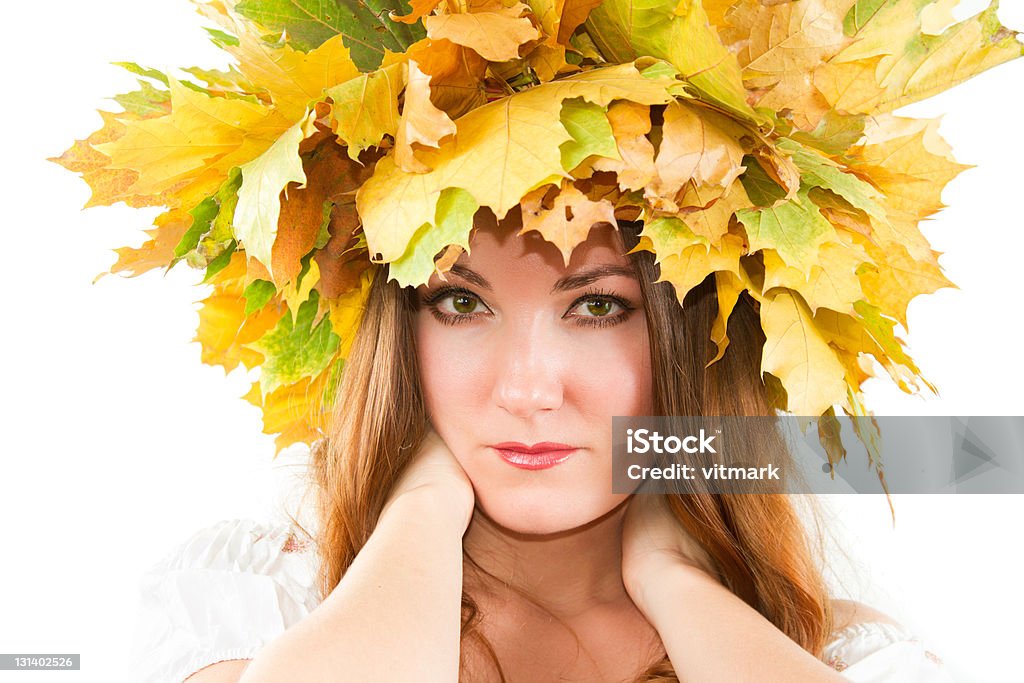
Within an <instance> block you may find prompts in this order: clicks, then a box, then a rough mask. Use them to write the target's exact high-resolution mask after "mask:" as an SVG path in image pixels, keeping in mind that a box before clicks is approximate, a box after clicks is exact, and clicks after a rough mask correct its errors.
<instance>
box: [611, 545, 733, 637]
mask: <svg viewBox="0 0 1024 683" xmlns="http://www.w3.org/2000/svg"><path fill="white" fill-rule="evenodd" d="M622 581H623V584H624V585H625V588H626V592H627V593H628V594H629V597H630V599H632V601H633V603H634V604H635V605H636V606H637V608H638V609H639V610H640V611H641V613H643V614H644V616H645V617H647V619H648V620H649V621H651V622H652V623H653V621H654V620H653V617H655V616H656V615H655V612H656V611H657V609H658V608H659V607H662V606H664V605H666V604H678V599H679V598H680V597H681V596H682V595H684V594H686V593H688V592H691V591H700V590H708V589H715V588H717V589H723V590H726V589H725V588H724V586H722V584H721V583H720V582H719V580H718V579H717V578H715V577H714V576H712V575H711V574H709V573H708V572H707V571H705V570H704V569H702V568H700V567H698V566H696V565H695V564H693V563H691V562H687V561H686V560H684V559H682V558H679V557H673V556H671V555H669V554H668V553H659V554H652V555H651V556H649V557H647V558H645V559H644V561H643V562H638V563H636V564H635V565H634V566H633V567H631V568H629V570H628V571H623V574H622Z"/></svg>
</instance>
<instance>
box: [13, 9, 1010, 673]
mask: <svg viewBox="0 0 1024 683" xmlns="http://www.w3.org/2000/svg"><path fill="white" fill-rule="evenodd" d="M981 4H982V3H980V2H972V3H969V6H970V7H978V6H979V5H981ZM1004 4H1005V5H1007V7H1005V8H1004V9H1003V11H1002V17H1003V20H1004V22H1005V23H1007V24H1008V25H1010V26H1017V27H1021V28H1024V3H1018V2H1007V3H1004ZM962 14H963V15H964V16H966V15H967V12H966V11H965V12H963V13H962ZM6 16H7V20H6V29H7V31H6V36H5V39H4V42H3V46H2V47H0V50H3V53H4V59H3V63H4V66H5V68H4V71H3V80H2V81H0V84H2V87H3V91H4V105H3V107H2V110H0V117H2V121H3V126H2V128H0V130H2V131H3V134H4V139H3V146H2V150H3V151H2V153H3V155H4V157H5V158H4V165H3V175H4V178H3V183H2V192H3V195H2V197H3V217H2V223H3V227H2V229H0V235H2V242H0V245H2V246H0V277H2V284H3V291H4V293H5V294H6V300H5V302H4V304H3V307H2V310H3V319H4V322H3V328H2V331H0V362H2V363H3V372H2V374H0V377H2V378H3V379H2V384H0V386H2V409H0V420H2V422H0V427H2V430H3V431H2V434H3V439H2V441H0V444H2V445H0V458H2V460H0V463H2V465H0V532H2V533H0V547H2V548H3V551H2V555H0V652H7V653H14V652H34V653H69V652H77V653H81V654H82V658H83V662H84V666H83V670H82V671H81V672H80V673H77V674H74V673H69V672H63V673H38V672H37V673H33V674H25V673H22V674H17V673H7V674H4V673H2V672H0V681H8V680H11V681H23V680H29V679H31V680H33V681H48V680H59V681H95V680H101V679H102V680H123V679H124V678H125V674H124V673H123V668H122V659H123V657H124V655H125V653H126V643H127V642H128V641H129V639H130V634H131V630H132V616H133V610H134V607H135V599H136V590H137V582H138V579H139V576H140V574H141V573H142V572H143V570H144V569H145V568H146V567H147V566H148V565H150V564H152V563H154V562H155V561H156V560H158V559H159V558H160V557H161V556H162V555H163V554H164V553H165V552H167V551H168V549H170V548H171V547H173V546H174V545H176V544H177V543H178V542H180V541H182V540H183V539H184V538H186V537H187V536H189V535H190V534H192V533H193V532H195V531H196V530H197V529H199V528H202V527H204V526H207V525H209V524H211V523H213V522H215V521H217V520H221V519H229V518H237V517H255V518H258V519H270V518H273V517H275V515H276V514H277V513H276V512H275V510H276V503H277V500H278V499H279V497H280V496H281V495H282V494H281V491H282V490H283V488H286V487H287V484H288V483H289V482H290V481H292V478H293V477H294V476H295V473H296V472H297V471H298V469H297V467H296V465H297V463H300V462H301V452H298V451H295V450H292V451H289V452H286V453H285V454H283V455H281V456H279V457H278V458H277V459H276V460H274V459H273V456H274V447H273V444H272V441H271V439H270V438H269V437H266V436H263V435H261V434H260V430H261V426H260V420H259V413H258V411H257V409H256V408H254V407H252V406H250V405H249V404H247V403H246V402H244V401H242V400H241V399H240V398H239V397H240V396H241V395H242V394H243V393H244V392H245V391H246V390H247V388H248V383H247V381H246V378H245V377H244V375H243V374H242V373H241V372H236V373H235V374H233V375H231V376H229V377H228V378H227V379H225V377H224V373H223V371H221V370H220V369H219V368H211V367H207V366H203V365H201V364H200V362H199V348H198V346H197V345H195V344H191V343H190V341H191V338H192V335H193V333H194V329H195V325H196V322H197V316H196V313H195V310H196V306H195V304H194V303H193V302H194V301H196V300H198V299H199V298H201V290H199V289H196V288H194V287H193V286H192V282H193V280H194V279H195V278H194V276H193V275H192V274H191V273H190V272H189V271H187V270H186V269H184V267H179V269H176V271H175V272H172V273H171V274H169V275H168V276H166V277H162V276H161V275H160V274H158V273H151V274H149V275H147V276H143V277H141V278H138V279H136V280H131V281H129V280H124V279H121V278H118V277H107V278H104V279H102V280H100V281H99V282H98V283H96V284H92V280H93V278H94V277H95V276H96V275H97V274H98V273H100V272H103V271H105V270H106V269H107V268H108V267H109V266H110V264H111V263H113V260H114V256H113V253H112V252H111V249H113V248H115V247H118V246H122V245H126V244H136V245H137V244H140V243H141V241H142V237H143V236H142V233H141V230H142V229H144V228H147V227H149V222H150V221H151V220H152V217H153V214H152V213H146V212H139V211H135V210H132V209H128V208H125V207H124V206H116V207H112V208H95V209H90V210H89V211H86V212H84V213H83V212H80V211H79V208H80V207H81V206H82V205H83V204H84V203H85V201H86V199H87V197H88V189H87V187H86V186H85V184H84V183H82V182H81V181H80V180H78V179H77V178H76V177H75V176H74V175H73V174H70V173H68V172H66V171H64V170H63V169H61V168H59V167H58V166H56V165H53V164H49V163H47V162H45V161H44V158H45V157H48V156H57V155H59V154H60V153H61V152H62V151H63V150H64V149H65V148H66V147H67V146H69V145H70V144H71V142H72V141H73V140H74V139H76V138H81V137H85V136H86V135H88V134H89V133H90V132H92V131H93V130H95V129H96V128H98V127H99V126H100V123H101V122H100V119H99V117H98V115H97V114H96V113H95V109H97V108H101V107H106V108H112V109H115V110H116V105H115V104H114V103H112V102H107V101H104V100H103V99H102V98H103V97H105V96H108V95H113V94H115V93H118V92H125V91H128V90H131V89H133V86H134V81H133V79H132V77H131V76H130V75H128V74H127V73H126V72H122V71H121V70H120V69H118V68H116V67H113V66H110V65H109V62H113V61H121V60H133V61H137V62H139V63H141V64H143V65H150V66H154V67H158V68H164V69H167V68H171V67H173V66H190V65H193V64H195V65H202V66H208V67H214V66H223V65H224V59H223V57H222V56H221V54H220V53H219V51H218V50H216V49H215V48H214V47H213V46H212V45H210V44H209V43H208V42H207V41H206V39H205V34H204V33H203V32H202V31H201V30H200V28H199V27H200V25H201V21H200V18H199V17H198V16H197V15H195V14H194V13H193V11H192V8H191V6H190V5H189V4H188V3H187V2H186V1H185V0H147V1H146V2H139V1H137V0H136V1H134V2H128V1H127V0H101V1H98V2H89V3H81V2H68V1H60V2H49V3H17V4H14V5H12V6H10V7H9V8H8V9H7V13H6ZM1022 86H1024V61H1019V62H1016V63H1013V64H1010V65H1004V66H1003V67H1000V68H998V69H996V70H994V71H990V72H988V73H986V74H983V75H982V76H980V77H979V78H977V79H975V80H974V81H972V82H971V83H968V84H965V85H962V86H960V87H958V88H956V90H955V93H949V94H946V95H943V96H939V97H937V98H934V99H933V100H931V101H929V102H927V103H922V104H919V105H916V106H915V107H914V108H913V110H912V113H913V114H914V115H917V116H939V115H944V121H943V125H942V129H941V130H942V132H943V134H944V135H945V137H946V138H947V139H948V140H949V141H950V142H951V143H952V144H953V146H954V149H955V150H956V153H957V157H958V159H959V160H960V161H962V162H964V163H970V164H976V165H977V168H976V169H973V170H969V171H967V172H966V173H964V174H962V175H961V176H960V177H959V178H958V179H957V180H955V181H954V182H953V183H952V184H951V185H950V186H949V188H948V189H947V191H946V193H945V195H944V199H945V201H946V203H947V204H949V205H950V206H951V208H949V209H948V210H946V211H945V212H943V213H942V214H941V215H940V216H939V217H938V219H936V220H934V221H932V222H930V224H929V226H928V227H927V234H928V236H929V237H930V238H931V240H932V242H933V244H934V245H935V248H936V249H938V250H939V251H943V252H948V253H947V254H946V255H945V256H943V258H942V264H943V265H944V267H945V269H946V271H947V274H948V275H949V277H950V278H951V279H952V280H954V281H955V282H957V283H958V284H959V285H960V287H961V289H960V290H943V291H941V292H939V293H938V294H936V295H934V296H931V297H925V298H924V299H923V300H918V301H915V302H914V303H913V304H912V305H911V308H910V336H909V340H910V348H911V351H912V352H913V353H914V355H915V358H916V359H917V361H918V363H919V365H920V366H921V367H922V369H923V370H924V371H925V373H926V375H927V376H928V377H929V379H931V380H932V382H934V383H935V384H936V385H938V386H939V388H940V390H941V391H942V398H941V399H935V398H932V399H928V400H923V399H920V398H912V397H907V396H904V395H902V394H900V392H899V391H898V390H895V389H893V388H891V387H889V386H887V385H881V384H880V385H878V386H875V387H872V388H871V390H870V398H871V399H872V405H873V407H874V408H875V409H876V411H877V412H878V414H881V415H906V414H934V415H1013V414H1016V415H1020V414H1024V398H1022V396H1021V387H1022V385H1024V359H1022V357H1021V355H1020V351H1019V348H1020V340H1019V332H1020V331H1021V324H1020V320H1019V317H1020V312H1019V311H1020V301H1021V299H1020V287H1019V278H1020V275H1021V270H1022V269H1021V263H1020V258H1021V253H1022V246H1024V231H1022V227H1024V225H1022V220H1021V217H1020V203H1021V199H1022V196H1021V195H1022V192H1024V186H1022V183H1021V173H1020V159H1021V157H1022V155H1024V134H1022V128H1021V126H1020V123H1019V118H1018V117H1019V116H1020V112H1021V105H1024V96H1022V95H1021V89H1022ZM829 502H830V503H831V505H832V508H833V509H834V511H835V514H836V516H837V519H836V523H835V525H834V528H835V529H836V533H837V534H839V538H840V542H841V544H842V546H843V548H844V550H845V551H846V552H847V553H848V554H850V555H852V556H853V557H854V558H855V559H856V560H857V562H859V563H860V565H861V569H860V573H859V578H857V577H851V575H850V573H849V572H848V571H847V570H839V571H840V573H841V574H842V575H843V576H845V577H846V578H845V580H844V583H845V584H846V585H847V586H848V587H849V589H850V590H851V591H852V592H853V594H854V597H858V598H860V599H863V600H866V601H867V602H869V603H871V604H873V605H875V606H877V607H879V608H881V609H882V610H884V611H887V612H889V613H890V614H892V615H893V616H895V617H897V618H898V619H900V620H902V621H903V622H904V623H906V624H907V625H909V626H910V627H911V628H912V629H913V630H915V631H916V632H917V633H918V634H919V635H921V636H922V637H923V639H925V640H926V641H928V642H929V643H930V644H931V645H932V649H934V650H935V651H936V652H939V653H940V654H941V655H942V656H943V657H944V659H945V660H946V661H947V663H948V664H949V665H950V667H951V668H952V669H953V671H954V672H955V673H956V675H957V679H958V680H961V681H985V682H988V681H1005V680H1011V679H1012V680H1020V675H1021V674H1020V672H1021V665H1020V655H1019V652H1020V643H1019V639H1020V637H1021V629H1020V627H1019V623H1020V618H1021V615H1022V610H1024V595H1022V588H1021V585H1020V571H1021V569H1020V568H1021V565H1022V560H1024V553H1022V551H1021V541H1020V538H1021V533H1020V530H1019V524H1018V520H1019V519H1020V516H1021V515H1022V513H1024V499H1022V497H1021V496H960V497H953V496H946V497H941V496H917V497H915V496H902V497H901V496H897V497H896V499H895V505H896V515H897V520H896V526H895V529H894V528H893V525H892V521H891V520H890V518H889V512H888V507H887V506H886V504H885V501H884V499H883V498H876V497H869V496H861V497H856V498H855V497H852V496H846V497H842V498H841V499H834V500H832V501H829Z"/></svg>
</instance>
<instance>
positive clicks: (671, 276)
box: [657, 234, 743, 304]
mask: <svg viewBox="0 0 1024 683" xmlns="http://www.w3.org/2000/svg"><path fill="white" fill-rule="evenodd" d="M742 254H743V239H742V238H741V237H739V236H737V235H733V234H728V235H725V236H724V237H723V238H722V239H721V241H720V242H719V244H718V246H715V247H711V248H710V249H709V248H708V247H706V246H704V245H703V244H697V245H694V246H692V247H687V248H685V249H683V251H682V252H681V253H679V254H670V255H668V256H665V257H663V258H662V259H661V261H660V265H661V276H660V277H659V278H658V280H657V281H658V282H671V283H672V286H673V287H674V288H675V291H676V299H678V300H679V303H680V304H682V302H683V299H684V298H685V297H686V294H687V293H688V292H689V291H690V290H691V289H693V288H694V287H696V286H697V285H699V284H700V283H701V282H703V281H704V279H705V278H706V277H707V276H708V275H710V274H711V273H717V272H730V273H734V274H735V275H736V276H739V275H740V256H741V255H742Z"/></svg>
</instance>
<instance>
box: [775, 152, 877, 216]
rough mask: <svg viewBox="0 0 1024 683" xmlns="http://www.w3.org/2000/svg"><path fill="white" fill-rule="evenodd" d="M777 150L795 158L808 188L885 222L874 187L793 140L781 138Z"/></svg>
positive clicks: (801, 176)
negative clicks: (835, 196) (830, 194)
mask: <svg viewBox="0 0 1024 683" xmlns="http://www.w3.org/2000/svg"><path fill="white" fill-rule="evenodd" d="M778 146H779V149H781V150H783V151H786V152H789V153H790V154H791V155H792V158H793V161H794V162H795V163H796V165H797V166H798V167H799V168H800V171H801V174H800V178H801V180H802V181H803V182H804V183H805V184H807V185H810V186H813V187H820V188H823V189H826V190H830V191H832V192H834V193H836V194H838V195H839V196H841V197H842V198H843V199H845V200H846V201H847V202H849V203H850V205H851V206H854V207H856V208H858V209H860V210H862V211H864V212H865V213H867V214H868V215H869V216H871V217H872V218H875V219H877V220H880V221H884V220H886V214H885V209H884V208H883V207H882V205H881V204H880V201H881V200H882V193H881V192H879V191H878V190H877V189H875V188H874V187H873V186H872V185H870V184H869V183H867V182H865V181H863V180H861V179H860V178H858V177H857V176H855V175H853V174H852V173H849V172H847V171H845V170H843V168H842V167H841V166H840V165H839V164H837V163H836V162H834V161H832V160H831V159H829V158H827V157H825V156H822V155H821V154H819V153H817V152H815V151H812V150H811V149H809V148H807V147H804V146H803V145H801V144H799V143H797V142H795V141H793V140H787V139H785V138H782V139H780V140H779V141H778Z"/></svg>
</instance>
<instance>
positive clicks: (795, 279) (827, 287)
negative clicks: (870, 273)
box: [762, 242, 868, 314]
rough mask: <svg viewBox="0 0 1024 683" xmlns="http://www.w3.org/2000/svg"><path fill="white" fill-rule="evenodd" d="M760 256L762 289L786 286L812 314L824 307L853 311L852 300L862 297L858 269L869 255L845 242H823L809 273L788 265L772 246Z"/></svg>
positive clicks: (858, 299) (845, 311)
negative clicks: (762, 265)
mask: <svg viewBox="0 0 1024 683" xmlns="http://www.w3.org/2000/svg"><path fill="white" fill-rule="evenodd" d="M762 255H763V258H764V271H765V274H764V291H765V292H767V291H769V290H771V289H773V288H775V287H785V288H787V289H791V290H793V291H796V292H799V293H800V295H801V296H802V297H803V299H804V301H806V302H807V305H808V306H809V307H810V309H811V311H812V312H814V313H816V312H817V310H818V309H819V308H821V307H825V308H831V309H833V310H835V311H839V312H841V313H848V314H852V313H853V311H854V308H853V307H854V303H855V302H857V301H860V300H861V299H863V298H864V292H863V290H862V289H861V284H860V279H859V278H858V277H857V269H858V268H859V267H860V266H861V264H862V263H864V262H866V261H867V260H868V257H867V255H866V254H864V253H862V252H861V253H858V252H857V251H856V250H854V249H851V248H850V247H848V246H846V245H843V244H839V243H836V242H826V243H824V244H822V245H821V246H820V247H819V249H818V256H817V261H816V263H815V265H813V266H812V267H811V270H810V273H809V274H805V273H804V272H802V271H801V270H799V269H797V268H792V267H790V266H787V265H786V264H785V262H783V260H782V259H781V258H780V257H779V255H778V254H777V253H776V252H775V250H773V249H764V250H763V251H762Z"/></svg>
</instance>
